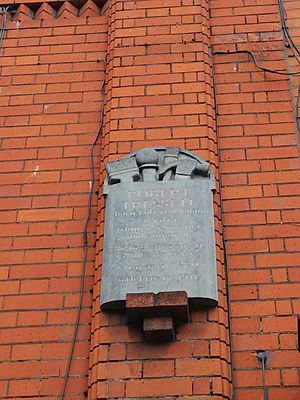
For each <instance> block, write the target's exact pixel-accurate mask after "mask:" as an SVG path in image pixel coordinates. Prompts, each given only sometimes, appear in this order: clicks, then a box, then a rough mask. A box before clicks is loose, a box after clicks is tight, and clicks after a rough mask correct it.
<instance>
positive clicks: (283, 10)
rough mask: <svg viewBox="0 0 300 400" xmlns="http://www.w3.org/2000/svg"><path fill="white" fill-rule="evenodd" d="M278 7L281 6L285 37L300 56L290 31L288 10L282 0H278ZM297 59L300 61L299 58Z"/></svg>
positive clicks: (280, 13)
mask: <svg viewBox="0 0 300 400" xmlns="http://www.w3.org/2000/svg"><path fill="white" fill-rule="evenodd" d="M278 8H279V15H280V22H281V28H282V31H283V34H284V37H285V39H286V41H287V43H288V44H289V45H290V47H291V48H292V49H294V50H295V51H296V52H297V53H298V55H299V56H300V50H299V49H298V48H297V46H296V44H295V42H294V40H293V39H292V37H291V35H290V32H289V27H288V26H287V24H286V11H285V8H284V5H283V2H282V0H278ZM296 58H297V57H296ZM297 61H298V62H299V59H298V58H297Z"/></svg>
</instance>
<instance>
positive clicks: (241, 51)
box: [213, 50, 300, 76]
mask: <svg viewBox="0 0 300 400" xmlns="http://www.w3.org/2000/svg"><path fill="white" fill-rule="evenodd" d="M213 54H216V55H219V54H248V55H249V56H250V58H251V59H252V61H253V62H254V64H255V65H256V67H257V68H258V69H260V70H261V71H263V72H270V73H272V74H278V75H287V76H291V75H300V71H299V72H283V71H277V70H275V69H270V68H266V67H262V66H261V65H259V64H258V62H257V61H256V58H255V56H254V54H253V53H252V52H251V51H250V50H228V51H214V52H213Z"/></svg>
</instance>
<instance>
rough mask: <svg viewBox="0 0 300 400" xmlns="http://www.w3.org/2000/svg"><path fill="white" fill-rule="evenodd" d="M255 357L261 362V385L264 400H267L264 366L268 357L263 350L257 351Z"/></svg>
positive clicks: (267, 392)
mask: <svg viewBox="0 0 300 400" xmlns="http://www.w3.org/2000/svg"><path fill="white" fill-rule="evenodd" d="M256 357H257V359H258V361H260V362H261V367H262V381H263V382H262V383H263V388H264V400H269V391H268V386H267V377H266V366H267V360H268V355H267V353H266V351H265V350H262V351H258V352H257V354H256Z"/></svg>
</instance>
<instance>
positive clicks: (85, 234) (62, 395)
mask: <svg viewBox="0 0 300 400" xmlns="http://www.w3.org/2000/svg"><path fill="white" fill-rule="evenodd" d="M104 71H106V59H105V60H104ZM105 84H106V78H104V80H103V82H102V87H101V93H102V97H103V106H102V111H101V120H100V127H99V130H98V133H97V134H96V136H95V138H94V141H93V143H92V144H91V146H90V160H91V183H90V190H89V194H88V208H87V215H86V219H85V223H84V229H83V248H84V257H83V261H82V267H81V280H80V290H79V291H80V297H79V304H78V306H77V315H76V322H75V327H74V332H73V338H72V342H71V348H70V353H69V357H68V363H67V368H66V372H65V376H64V381H63V386H62V390H61V393H60V397H59V398H60V399H61V400H64V398H65V393H66V386H67V382H68V378H69V375H70V369H71V364H72V359H73V354H74V349H75V343H76V339H77V333H78V328H79V322H80V315H81V310H82V303H83V294H84V283H85V268H86V264H87V257H88V225H89V222H90V217H91V209H92V197H93V191H94V184H95V161H94V148H95V146H96V144H97V142H98V140H99V137H100V135H101V133H102V129H103V123H104V92H105Z"/></svg>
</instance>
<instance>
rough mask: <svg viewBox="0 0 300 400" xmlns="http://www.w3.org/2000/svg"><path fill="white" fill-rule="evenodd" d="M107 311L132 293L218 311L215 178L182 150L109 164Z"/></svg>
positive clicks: (153, 150) (104, 289)
mask: <svg viewBox="0 0 300 400" xmlns="http://www.w3.org/2000/svg"><path fill="white" fill-rule="evenodd" d="M106 171H107V181H106V184H105V190H104V193H105V195H106V196H107V197H106V212H105V227H104V255H103V270H102V285H101V308H102V309H103V310H117V309H122V308H123V307H124V304H125V298H126V294H127V293H146V292H154V293H159V292H167V291H186V293H187V295H188V298H189V302H190V304H191V305H214V304H216V303H217V284H216V282H217V274H216V255H215V239H214V216H213V215H214V214H213V190H214V176H213V174H212V172H211V170H210V166H209V164H208V163H207V162H205V161H204V160H202V159H201V158H199V157H197V156H196V155H194V154H192V153H191V152H188V151H186V150H182V149H179V148H176V147H158V148H145V149H142V150H140V151H138V152H136V153H133V154H130V155H129V156H127V157H126V158H124V159H121V160H118V161H114V162H111V163H107V165H106Z"/></svg>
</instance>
